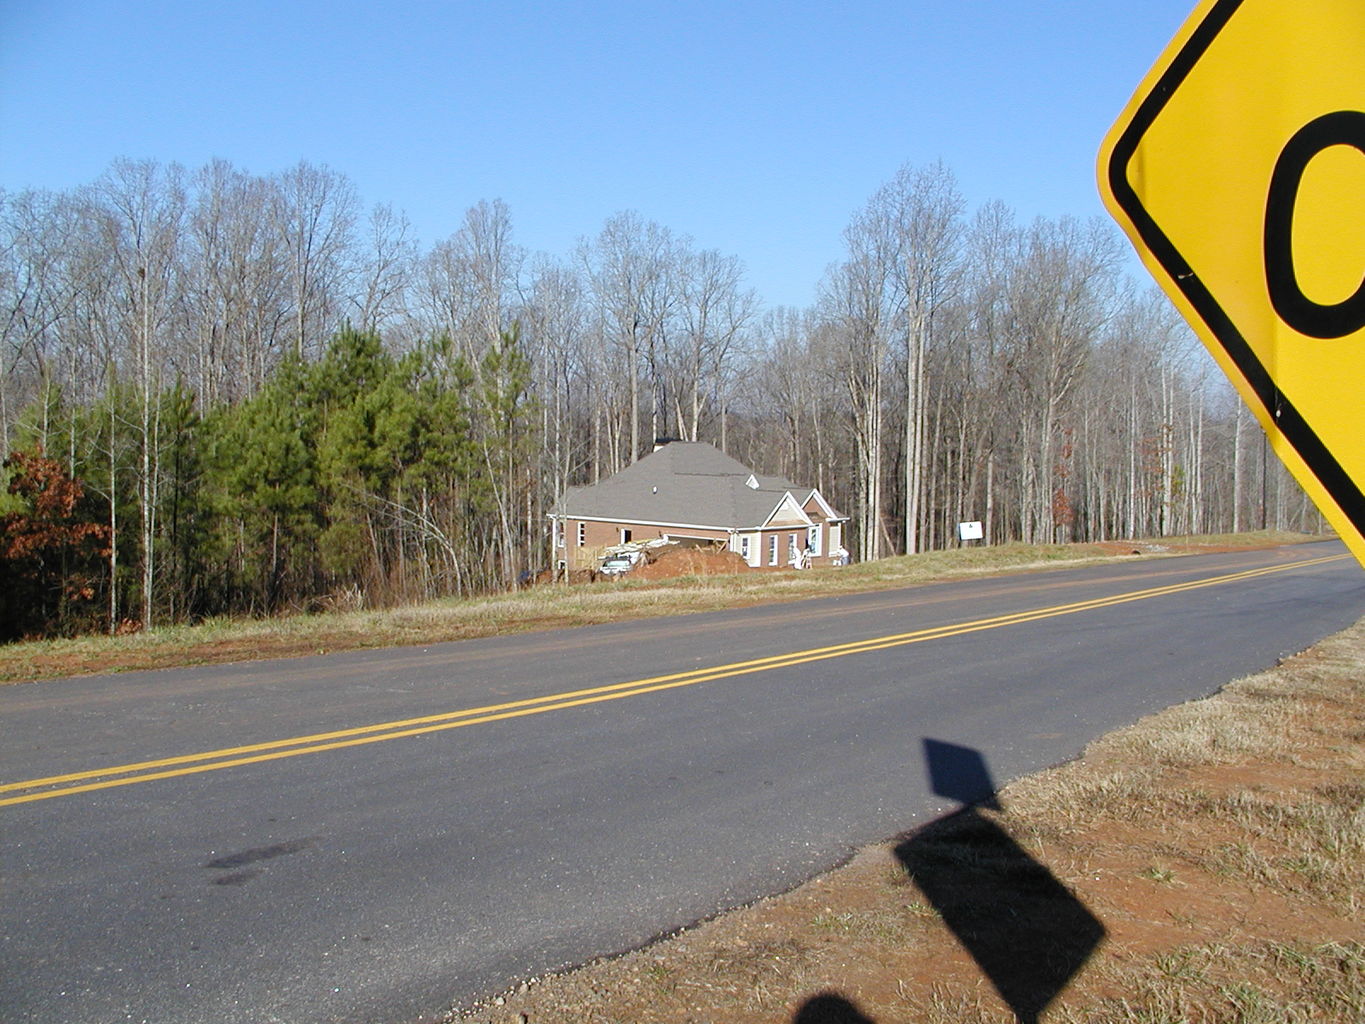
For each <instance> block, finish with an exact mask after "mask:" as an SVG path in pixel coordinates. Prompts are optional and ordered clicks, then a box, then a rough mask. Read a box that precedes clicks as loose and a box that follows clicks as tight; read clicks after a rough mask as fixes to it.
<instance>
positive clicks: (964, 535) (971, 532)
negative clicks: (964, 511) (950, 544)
mask: <svg viewBox="0 0 1365 1024" xmlns="http://www.w3.org/2000/svg"><path fill="white" fill-rule="evenodd" d="M984 536H986V531H985V530H984V529H983V528H982V526H981V524H980V523H958V524H957V539H958V540H962V541H967V540H981V538H983V537H984Z"/></svg>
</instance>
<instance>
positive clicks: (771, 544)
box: [768, 534, 777, 565]
mask: <svg viewBox="0 0 1365 1024" xmlns="http://www.w3.org/2000/svg"><path fill="white" fill-rule="evenodd" d="M768 564H769V565H776V564H777V534H773V535H772V536H771V537H769V538H768Z"/></svg>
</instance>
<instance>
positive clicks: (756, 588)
mask: <svg viewBox="0 0 1365 1024" xmlns="http://www.w3.org/2000/svg"><path fill="white" fill-rule="evenodd" d="M1313 539H1319V538H1312V537H1306V536H1305V535H1303V534H1288V533H1274V532H1259V533H1246V534H1229V535H1221V536H1204V537H1193V538H1189V537H1166V538H1162V539H1161V540H1159V541H1142V542H1133V543H1131V544H1128V543H1124V544H1106V545H1098V544H1071V545H1028V544H1004V545H999V546H996V547H970V548H957V549H954V550H950V551H934V552H928V553H925V554H922V555H912V556H906V557H899V558H886V559H882V560H880V561H876V562H869V563H866V564H860V565H850V566H846V567H844V568H842V569H822V570H818V571H810V572H802V573H797V572H793V571H782V572H751V573H744V574H740V575H727V576H686V577H680V578H676V579H670V580H665V581H654V582H647V581H643V580H630V579H629V578H627V579H623V580H620V581H616V582H600V583H594V584H589V585H578V586H572V587H567V586H562V585H548V586H541V587H534V588H531V589H528V590H519V591H516V592H514V593H508V594H497V595H490V596H486V597H478V598H464V599H454V598H452V599H447V600H442V601H432V602H429V603H426V604H421V605H411V606H406V607H400V608H389V609H375V610H363V611H346V612H329V613H324V614H318V615H301V614H300V615H289V616H280V617H277V618H270V619H215V620H211V621H208V622H203V623H199V624H197V625H193V626H168V627H165V628H161V629H157V630H154V631H152V632H147V633H133V634H129V635H125V636H112V637H110V636H91V637H79V638H75V639H69V640H43V641H26V642H21V643H14V644H8V645H6V646H3V647H0V683H12V682H23V681H29V680H37V679H49V678H53V677H56V676H66V675H83V674H90V673H102V672H123V671H131V670H136V669H152V668H170V667H174V666H179V665H196V664H221V663H225V662H231V661H247V660H252V659H258V658H270V657H295V656H299V655H306V654H319V653H325V652H329V651H340V650H354V649H360V648H374V647H392V646H398V645H403V644H413V645H422V644H433V643H441V642H444V641H448V640H466V639H470V638H473V637H485V636H496V635H500V634H506V633H518V632H526V631H528V630H535V629H553V628H558V627H565V626H581V625H590V624H594V623H601V622H615V621H622V620H628V619H645V618H652V617H655V616H662V615H675V614H683V613H688V612H703V611H716V610H720V609H723V608H735V607H742V606H745V605H752V604H760V603H763V602H769V601H793V600H799V599H801V598H807V597H821V596H830V595H835V594H841V593H855V592H858V591H867V590H878V589H884V588H890V587H898V586H905V585H907V584H912V583H923V582H928V581H931V580H941V579H952V578H955V577H960V576H969V575H976V574H985V573H991V572H1008V571H1020V570H1027V569H1036V568H1052V567H1061V566H1065V565H1074V564H1083V563H1086V562H1093V561H1100V560H1104V559H1126V558H1131V557H1133V555H1134V553H1140V554H1142V555H1160V554H1163V553H1170V552H1179V551H1187V550H1192V549H1193V550H1200V549H1218V548H1227V547H1264V546H1270V545H1275V544H1286V543H1293V542H1296V541H1303V540H1313Z"/></svg>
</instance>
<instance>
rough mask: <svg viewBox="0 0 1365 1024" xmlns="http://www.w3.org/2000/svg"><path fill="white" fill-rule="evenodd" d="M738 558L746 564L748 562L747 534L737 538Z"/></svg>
mask: <svg viewBox="0 0 1365 1024" xmlns="http://www.w3.org/2000/svg"><path fill="white" fill-rule="evenodd" d="M739 557H740V558H742V559H744V560H745V561H746V562H747V561H748V560H749V535H748V534H747V533H746V534H745V535H744V536H743V537H741V538H739Z"/></svg>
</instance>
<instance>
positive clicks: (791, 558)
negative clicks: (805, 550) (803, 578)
mask: <svg viewBox="0 0 1365 1024" xmlns="http://www.w3.org/2000/svg"><path fill="white" fill-rule="evenodd" d="M797 536H798V535H797V534H795V533H793V534H792V535H791V536H790V537H788V538H787V561H788V562H791V563H792V564H793V565H795V564H796V553H797V552H798V551H800V550H801V549H800V548H799V547H798V546H797V540H796V538H797Z"/></svg>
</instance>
